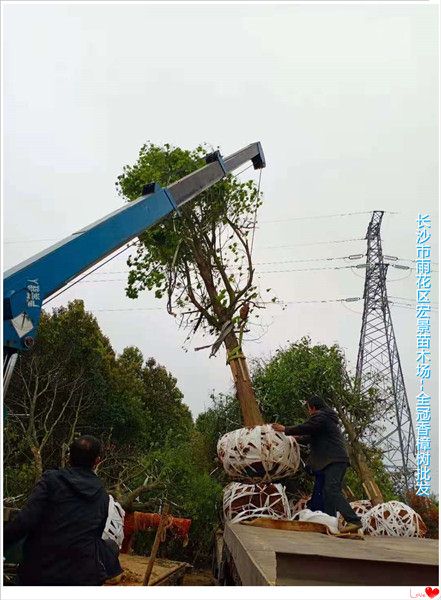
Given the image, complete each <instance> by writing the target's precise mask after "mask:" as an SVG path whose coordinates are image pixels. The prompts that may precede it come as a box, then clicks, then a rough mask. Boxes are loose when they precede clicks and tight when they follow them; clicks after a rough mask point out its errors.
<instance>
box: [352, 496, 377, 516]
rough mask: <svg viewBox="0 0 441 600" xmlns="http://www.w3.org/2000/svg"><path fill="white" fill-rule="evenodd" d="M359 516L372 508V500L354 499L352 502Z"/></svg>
mask: <svg viewBox="0 0 441 600" xmlns="http://www.w3.org/2000/svg"><path fill="white" fill-rule="evenodd" d="M350 504H351V506H352V508H353V510H354V512H355V514H356V515H357V517H360V519H361V517H362V516H363V515H365V514H366V513H367V512H368V511H370V510H371V508H372V502H371V501H370V500H354V502H351V503H350Z"/></svg>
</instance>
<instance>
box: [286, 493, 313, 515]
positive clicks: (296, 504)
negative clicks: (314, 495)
mask: <svg viewBox="0 0 441 600" xmlns="http://www.w3.org/2000/svg"><path fill="white" fill-rule="evenodd" d="M310 498H311V497H310V496H303V497H302V498H297V499H295V498H292V499H291V500H290V501H289V507H290V509H291V514H292V515H296V514H297V513H299V512H300V511H301V510H305V508H306V503H307V502H308V500H310Z"/></svg>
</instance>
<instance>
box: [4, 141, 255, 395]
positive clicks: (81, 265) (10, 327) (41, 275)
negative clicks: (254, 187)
mask: <svg viewBox="0 0 441 600" xmlns="http://www.w3.org/2000/svg"><path fill="white" fill-rule="evenodd" d="M249 160H251V161H252V163H253V166H254V168H255V169H261V168H263V167H265V158H264V155H263V150H262V146H261V144H260V142H255V143H253V144H250V145H249V146H246V147H245V148H243V149H242V150H239V151H238V152H236V153H234V154H231V155H230V156H228V157H226V158H223V157H222V156H221V155H220V153H219V152H218V151H216V152H213V153H212V154H210V155H208V156H207V157H206V163H207V164H206V165H205V166H204V167H202V168H200V169H198V170H197V171H195V172H193V173H190V174H189V175H187V176H186V177H183V178H182V179H180V180H178V181H176V182H174V183H173V184H171V185H170V186H169V187H167V188H161V187H160V186H159V185H158V184H149V185H147V186H145V187H144V190H143V195H142V196H141V197H140V198H138V199H137V200H135V201H133V202H130V203H128V204H126V205H124V206H122V207H121V208H119V209H118V210H116V211H114V212H112V213H111V214H109V215H107V216H105V217H104V218H102V219H100V220H99V221H96V222H94V223H92V224H91V225H89V226H87V227H84V228H83V229H80V230H79V231H77V232H75V233H73V234H72V235H70V236H69V237H67V238H65V239H63V240H61V241H60V242H58V243H56V244H54V245H53V246H50V247H49V248H47V249H46V250H44V251H43V252H40V253H38V254H36V255H34V256H32V257H31V258H29V259H28V260H25V261H24V262H22V263H20V264H19V265H17V266H16V267H13V268H12V269H9V270H8V271H6V272H5V274H4V280H3V323H4V329H3V344H4V350H5V358H6V359H8V358H9V357H10V356H11V355H13V354H15V353H16V352H17V351H19V350H22V349H25V348H29V347H31V346H32V345H33V342H34V338H35V335H36V332H37V327H38V323H39V320H40V313H41V305H42V302H43V300H45V299H46V298H49V297H50V296H52V295H53V294H54V293H55V292H57V291H58V290H60V289H61V288H63V287H64V286H65V285H66V284H67V283H69V282H70V281H72V280H73V279H75V278H76V277H77V276H78V275H80V274H81V273H84V272H85V271H87V270H88V269H89V268H91V267H92V266H93V265H95V264H97V263H98V262H99V261H101V260H102V259H103V258H105V257H106V256H108V255H109V254H111V253H112V252H114V251H115V250H117V249H118V248H120V247H121V246H123V245H124V244H126V243H127V242H129V241H130V240H132V239H133V238H135V237H137V236H138V235H140V234H141V233H142V232H143V231H145V230H146V229H148V228H150V227H153V226H154V225H156V224H157V223H159V222H160V221H161V220H162V219H164V218H165V217H167V216H168V215H169V214H170V213H172V212H174V211H175V210H176V209H179V207H181V206H183V205H184V204H185V203H186V202H188V201H189V200H191V199H193V198H195V197H196V196H197V195H198V194H200V193H201V192H203V191H204V190H206V189H207V188H209V187H211V186H212V185H214V184H215V183H217V182H218V181H220V180H221V179H222V178H223V177H225V176H226V175H228V174H229V173H231V172H232V171H233V170H234V169H236V168H238V167H239V166H241V165H242V164H244V163H245V162H247V161H249ZM6 367H7V361H6V362H5V369H6ZM6 370H7V369H6ZM5 383H6V382H5Z"/></svg>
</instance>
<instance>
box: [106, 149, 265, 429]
mask: <svg viewBox="0 0 441 600" xmlns="http://www.w3.org/2000/svg"><path fill="white" fill-rule="evenodd" d="M206 154H207V148H204V147H203V146H198V147H197V148H196V149H195V150H193V151H188V150H182V149H180V148H175V147H172V146H170V145H169V144H165V145H164V146H163V147H160V146H156V145H154V144H146V145H144V146H143V147H142V148H141V150H140V153H139V158H138V161H137V162H136V163H135V164H134V165H132V166H129V165H127V166H125V167H124V169H123V173H122V175H120V176H119V177H118V181H117V188H118V191H119V193H120V194H121V195H122V196H124V197H125V198H126V199H128V200H129V201H131V200H134V199H136V198H137V197H139V196H140V195H141V194H142V189H143V186H144V184H145V183H148V182H150V181H155V182H157V183H159V184H161V185H162V186H167V185H169V184H170V183H171V182H173V181H175V180H178V179H180V178H182V177H184V176H185V175H187V174H188V173H190V172H192V171H194V170H196V169H198V168H200V167H202V166H203V165H204V164H205V163H204V156H205V155H206ZM260 204H261V198H260V193H259V190H258V188H257V186H256V184H255V183H254V181H252V180H250V181H246V182H240V181H239V180H238V179H237V178H236V177H233V176H228V177H227V178H225V179H223V180H222V181H221V182H219V183H217V184H216V185H214V186H212V187H211V188H210V189H209V190H207V191H205V192H203V193H202V194H200V195H199V196H198V198H197V200H196V201H193V202H191V203H189V204H187V205H185V206H184V207H182V208H181V209H180V211H179V215H175V218H171V219H170V218H169V219H166V220H165V221H163V222H162V223H160V224H159V225H157V226H156V227H153V228H151V229H149V230H147V231H146V232H145V233H143V234H142V235H141V236H139V243H138V248H137V252H136V255H135V256H132V257H130V258H129V260H128V265H129V267H130V272H129V276H128V285H127V294H128V296H129V297H131V298H136V297H138V295H139V293H140V292H142V291H143V290H146V289H147V290H151V291H154V293H155V296H156V297H157V298H161V297H163V296H166V297H167V310H168V312H169V313H170V314H171V315H173V316H175V317H176V318H178V319H179V323H180V325H182V326H184V327H186V328H188V330H189V332H190V333H189V335H190V336H191V335H192V334H194V333H196V332H197V331H198V330H201V331H203V332H205V333H208V334H209V335H216V337H217V340H216V343H215V344H214V345H213V348H212V354H214V353H215V352H216V351H217V349H218V348H219V347H220V346H221V345H222V344H224V345H225V348H226V350H227V362H228V363H229V365H230V368H231V371H232V374H233V378H234V382H235V386H236V390H237V395H238V398H239V402H240V406H241V409H242V415H243V419H244V422H245V424H246V425H255V424H258V423H262V417H261V414H260V411H259V408H258V405H257V402H256V399H255V394H254V391H253V387H252V383H251V379H250V375H249V372H248V366H247V362H246V359H245V355H244V354H243V350H242V335H243V331H244V329H245V327H246V325H247V320H248V317H249V315H250V314H253V313H254V312H255V311H256V310H257V309H258V308H261V307H262V304H261V302H260V297H259V292H258V289H257V287H256V285H255V284H254V268H253V262H252V238H253V230H254V225H255V215H256V211H257V209H258V207H259V206H260ZM257 316H258V315H256V317H257Z"/></svg>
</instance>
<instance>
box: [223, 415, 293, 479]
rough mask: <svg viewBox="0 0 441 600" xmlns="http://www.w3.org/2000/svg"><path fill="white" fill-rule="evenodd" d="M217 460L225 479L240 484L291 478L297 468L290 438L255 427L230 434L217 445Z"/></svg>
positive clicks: (265, 427)
mask: <svg viewBox="0 0 441 600" xmlns="http://www.w3.org/2000/svg"><path fill="white" fill-rule="evenodd" d="M217 454H218V456H219V460H220V461H221V462H222V465H223V467H224V469H225V471H226V472H227V473H228V475H229V476H230V477H231V478H233V479H238V480H241V481H250V482H251V481H260V482H268V481H272V480H273V479H281V478H282V477H288V476H290V475H294V473H295V472H296V471H297V469H298V468H299V464H300V450H299V445H298V444H297V442H296V441H295V439H294V438H293V437H289V436H286V435H285V434H284V433H280V432H278V431H274V429H273V428H272V427H271V425H258V426H257V427H249V428H243V429H236V430H235V431H230V432H229V433H226V434H225V435H223V436H222V437H221V439H220V440H219V442H218V444H217Z"/></svg>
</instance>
